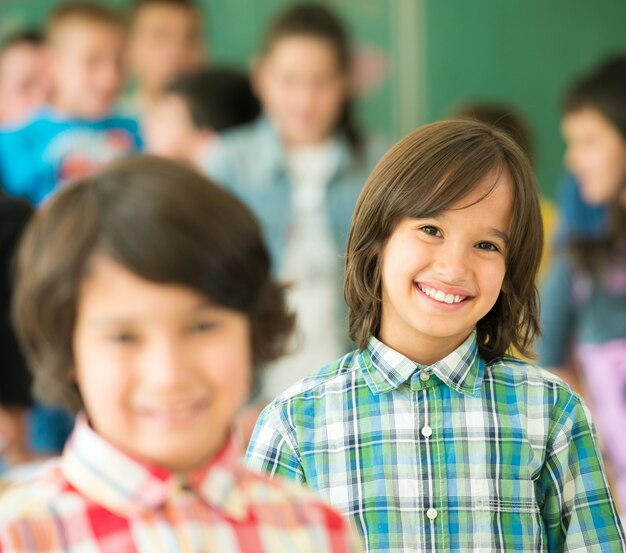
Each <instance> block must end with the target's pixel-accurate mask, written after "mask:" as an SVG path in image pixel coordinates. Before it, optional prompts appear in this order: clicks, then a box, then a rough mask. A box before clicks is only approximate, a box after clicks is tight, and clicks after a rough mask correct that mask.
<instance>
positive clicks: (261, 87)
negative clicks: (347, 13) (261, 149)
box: [255, 36, 347, 146]
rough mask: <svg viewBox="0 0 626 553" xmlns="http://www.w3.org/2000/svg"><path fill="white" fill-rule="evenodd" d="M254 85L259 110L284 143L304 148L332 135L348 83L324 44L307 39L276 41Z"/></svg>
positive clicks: (333, 53) (291, 38)
mask: <svg viewBox="0 0 626 553" xmlns="http://www.w3.org/2000/svg"><path fill="white" fill-rule="evenodd" d="M255 81H256V82H255V84H256V87H257V90H258V93H259V96H260V98H261V102H262V104H263V109H264V110H265V112H266V113H267V114H268V115H269V116H270V118H272V119H273V120H274V121H275V123H276V124H277V126H278V128H279V130H280V133H281V135H282V137H283V140H284V141H285V142H287V143H288V144H291V145H294V146H308V145H313V144H317V143H319V142H321V141H323V140H325V139H326V138H328V137H329V136H330V135H331V134H332V132H333V130H334V127H335V125H336V123H337V120H338V119H339V116H340V114H341V109H342V107H343V104H344V101H345V98H346V93H347V79H346V76H345V75H344V74H343V73H342V72H341V69H340V67H339V64H338V61H337V55H336V53H335V51H334V50H333V48H332V46H331V45H330V44H328V43H327V42H326V41H324V40H323V39H319V38H315V37H306V36H293V37H284V38H281V39H279V40H278V41H277V42H276V43H275V44H274V45H273V46H272V47H271V48H270V51H269V52H268V53H267V54H266V56H265V57H264V58H263V59H262V61H261V63H260V65H259V66H258V68H257V71H256V79H255Z"/></svg>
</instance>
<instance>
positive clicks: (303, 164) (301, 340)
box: [262, 140, 345, 399]
mask: <svg viewBox="0 0 626 553" xmlns="http://www.w3.org/2000/svg"><path fill="white" fill-rule="evenodd" d="M338 162H339V157H338V149H337V147H336V145H335V144H334V143H333V141H332V140H329V141H327V142H325V143H324V144H322V145H320V146H314V147H306V148H298V149H295V150H292V151H290V152H288V153H287V172H288V174H289V177H290V182H291V186H292V199H293V200H292V221H291V227H290V232H289V236H288V237H287V241H286V246H285V254H284V257H283V264H282V266H281V267H280V280H281V281H282V282H286V283H288V284H290V285H291V287H290V288H289V290H288V291H287V301H288V304H289V307H290V309H291V310H292V311H293V312H295V313H296V317H297V321H296V333H295V337H294V339H293V340H292V343H291V350H290V351H291V352H292V353H291V354H289V355H287V356H286V357H284V358H282V359H280V360H278V361H277V362H276V363H274V364H273V365H272V366H270V367H268V370H267V371H266V373H265V377H264V382H263V388H262V390H263V393H264V395H265V396H266V398H267V399H273V398H274V397H276V396H277V395H278V394H279V393H281V392H282V391H284V390H285V389H286V388H288V387H289V386H290V385H291V384H293V383H295V382H296V381H298V380H300V379H301V378H303V377H305V376H308V375H310V374H313V373H314V372H315V371H316V370H318V369H320V368H321V367H322V366H323V365H325V364H326V363H329V362H330V361H333V360H335V359H337V358H338V357H340V356H341V355H343V354H344V353H345V351H344V349H345V346H344V344H345V339H344V336H345V331H344V329H343V323H342V321H341V320H340V316H341V315H340V314H341V313H342V310H341V306H340V305H338V301H339V298H341V293H340V291H341V286H342V268H343V260H342V259H341V255H342V254H343V252H339V251H337V249H336V246H335V244H334V241H333V239H332V236H331V232H330V221H329V220H328V216H327V209H326V191H327V187H328V183H329V182H330V180H331V177H332V175H333V173H334V172H335V171H336V170H337V164H338Z"/></svg>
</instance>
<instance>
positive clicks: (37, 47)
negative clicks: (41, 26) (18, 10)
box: [0, 31, 50, 127]
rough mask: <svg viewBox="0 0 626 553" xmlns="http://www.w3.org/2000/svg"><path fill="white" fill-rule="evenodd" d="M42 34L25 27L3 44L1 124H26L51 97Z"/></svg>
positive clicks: (0, 79) (0, 81)
mask: <svg viewBox="0 0 626 553" xmlns="http://www.w3.org/2000/svg"><path fill="white" fill-rule="evenodd" d="M49 84H50V82H49V77H48V64H47V57H46V54H45V51H44V46H43V37H42V36H41V35H40V34H39V33H37V32H35V31H24V32H21V33H18V34H15V35H13V36H11V37H9V38H7V39H6V40H5V41H4V42H3V44H2V46H0V127H15V126H19V125H21V124H23V123H24V122H25V121H26V120H27V119H28V118H29V117H30V116H31V115H32V114H33V113H34V112H35V111H36V110H37V109H39V108H40V107H41V106H43V105H44V104H45V103H46V102H47V101H48V94H49V91H50V87H49Z"/></svg>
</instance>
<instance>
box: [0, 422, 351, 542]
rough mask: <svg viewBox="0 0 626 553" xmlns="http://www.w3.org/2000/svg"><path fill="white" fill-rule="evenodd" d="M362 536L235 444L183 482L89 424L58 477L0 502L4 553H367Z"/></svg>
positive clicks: (81, 427) (81, 428) (74, 440)
mask: <svg viewBox="0 0 626 553" xmlns="http://www.w3.org/2000/svg"><path fill="white" fill-rule="evenodd" d="M207 432H210V429H207ZM155 438H156V439H158V437H155ZM355 536H356V533H352V532H351V531H350V529H349V527H348V523H347V522H346V520H345V519H344V518H343V517H342V516H341V515H339V514H337V513H335V512H334V511H333V510H331V509H330V507H327V506H326V505H324V504H323V503H322V502H321V501H320V500H319V499H317V498H315V497H314V496H313V494H312V493H311V492H309V491H307V490H303V489H300V488H299V487H298V488H296V487H295V486H292V485H290V484H284V483H278V482H272V481H269V480H268V479H266V478H265V477H261V476H258V475H255V474H253V473H251V472H250V471H248V470H247V469H245V468H243V467H242V466H241V465H240V464H238V461H237V449H236V448H235V447H234V443H233V441H232V440H231V442H230V443H229V444H228V445H227V446H226V447H225V448H224V450H223V451H222V452H221V453H220V454H219V455H218V456H217V458H216V459H214V460H213V461H212V462H211V464H210V465H209V466H207V467H204V468H203V469H202V470H199V471H197V472H195V473H193V474H190V475H188V476H187V477H183V476H182V475H177V474H172V473H169V472H167V471H165V470H162V469H155V468H151V467H147V466H145V465H143V464H141V463H139V462H137V461H135V460H133V459H131V458H129V457H127V456H126V455H124V454H122V453H121V452H120V451H118V450H116V449H114V448H113V447H112V446H111V445H110V444H109V443H108V442H106V441H104V440H103V439H102V438H100V437H99V436H98V435H97V434H96V433H94V432H93V431H92V430H91V429H90V428H89V425H88V424H87V422H86V420H85V419H84V418H83V419H82V420H80V421H79V422H78V424H77V428H76V430H75V431H74V434H73V435H72V437H71V439H70V443H69V445H68V447H66V450H65V452H64V454H63V457H62V459H61V460H60V462H59V463H58V464H57V465H56V466H55V467H54V468H53V469H52V470H51V472H49V473H48V474H46V475H45V476H43V477H41V478H40V479H37V480H34V481H33V482H31V483H28V484H24V485H20V486H16V487H14V488H12V489H10V490H9V491H7V492H5V493H4V494H3V495H2V497H1V498H0V551H2V552H3V553H13V552H15V553H17V552H20V553H29V552H47V553H53V552H55V553H56V552H58V553H61V552H63V553H79V552H80V553H91V552H94V553H95V552H107V553H130V552H146V553H148V552H150V553H159V552H163V553H165V552H167V553H170V552H176V551H181V552H185V553H192V552H198V553H200V552H203V553H204V552H218V553H235V552H237V553H239V552H246V553H261V552H264V551H265V552H270V551H271V552H285V553H293V552H296V551H306V552H309V553H323V552H328V553H331V552H332V553H339V552H342V553H343V552H349V551H360V550H361V546H360V544H359V543H358V542H357V541H355V540H354V538H355Z"/></svg>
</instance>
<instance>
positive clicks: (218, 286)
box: [13, 156, 293, 410]
mask: <svg viewBox="0 0 626 553" xmlns="http://www.w3.org/2000/svg"><path fill="white" fill-rule="evenodd" d="M97 255H105V256H108V257H109V258H111V259H113V260H114V261H116V262H117V263H119V264H121V265H122V266H124V267H125V268H127V269H128V270H130V271H131V272H133V273H134V274H136V275H137V276H139V277H141V278H143V279H146V280H150V281H153V282H159V283H170V284H178V285H182V286H186V287H189V288H191V289H193V290H194V291H196V292H199V293H200V294H202V295H204V296H205V297H207V298H209V299H210V300H211V301H213V302H215V303H216V304H217V305H219V306H223V307H226V308H230V309H234V310H237V311H239V312H242V313H244V314H245V315H247V317H248V319H249V321H250V326H251V336H252V338H251V339H252V344H251V345H252V353H253V362H254V367H255V370H256V369H257V368H258V367H260V366H262V365H264V364H265V363H267V362H269V361H272V360H274V359H275V358H277V357H278V356H279V355H281V354H282V353H283V351H284V348H285V344H286V340H287V339H288V337H289V335H290V333H291V330H292V327H293V317H292V315H290V314H289V313H288V312H287V310H286V306H285V298H284V290H283V288H282V287H281V286H279V285H278V284H276V283H275V282H274V281H273V280H272V278H271V276H270V260H269V255H268V252H267V250H266V248H265V245H264V243H263V240H262V238H261V233H260V230H259V226H258V223H257V221H256V220H255V218H254V217H253V215H252V214H251V212H250V211H249V210H248V208H246V207H245V206H244V205H243V204H242V203H241V202H240V201H239V200H237V199H236V198H235V197H233V196H232V195H230V194H229V193H228V192H226V191H225V190H223V189H222V188H220V187H218V186H216V185H215V184H213V183H212V182H210V181H209V180H208V179H207V178H205V177H204V176H202V175H200V174H199V173H196V172H195V171H194V170H192V169H190V168H187V167H184V166H182V165H179V164H177V163H175V162H173V161H168V160H164V159H159V158H156V157H151V156H136V157H131V158H127V159H126V160H123V161H120V162H118V163H116V164H114V165H111V166H110V167H109V168H108V169H106V170H104V171H103V172H101V173H99V174H96V175H95V176H92V177H89V178H86V179H84V180H82V181H79V182H76V183H75V184H72V185H70V186H68V187H67V188H66V189H64V190H62V191H61V192H60V193H59V194H58V195H57V196H55V197H53V198H52V200H51V201H50V203H49V204H48V205H46V206H45V208H44V209H42V210H41V211H40V212H39V213H38V214H37V215H36V217H35V218H34V220H33V221H32V222H31V224H30V225H29V227H28V228H27V230H26V233H25V236H24V239H23V242H22V244H21V247H20V249H19V253H18V257H17V274H16V288H15V296H14V301H13V318H14V322H15V325H16V330H17V334H18V337H19V339H20V342H21V344H22V347H23V349H24V353H25V355H26V358H27V360H28V362H29V365H30V368H31V369H32V370H33V372H34V375H35V391H36V393H37V395H38V396H39V397H41V398H42V399H43V400H44V401H49V402H51V403H56V404H59V403H61V404H63V405H66V406H67V407H69V408H71V409H74V410H77V409H79V408H80V407H81V399H80V396H79V394H78V390H77V388H76V386H75V385H74V384H73V382H72V380H71V376H70V375H71V371H72V367H73V364H74V360H73V352H72V337H73V332H74V325H75V320H76V312H77V301H78V297H79V291H80V288H81V284H82V282H83V278H84V276H85V274H86V271H87V270H88V268H89V265H90V261H91V260H92V259H93V258H94V256H97Z"/></svg>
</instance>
